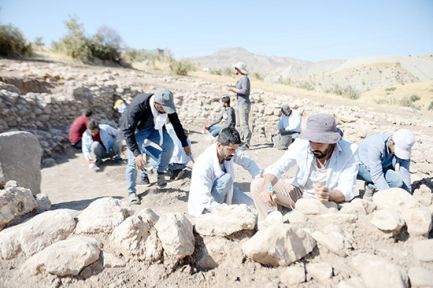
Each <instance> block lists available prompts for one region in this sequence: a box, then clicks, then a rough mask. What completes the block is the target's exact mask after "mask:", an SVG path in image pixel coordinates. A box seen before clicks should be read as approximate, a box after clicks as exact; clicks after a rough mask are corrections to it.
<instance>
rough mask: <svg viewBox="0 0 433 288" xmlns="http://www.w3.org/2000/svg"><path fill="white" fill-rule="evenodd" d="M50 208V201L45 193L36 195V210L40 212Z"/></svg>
mask: <svg viewBox="0 0 433 288" xmlns="http://www.w3.org/2000/svg"><path fill="white" fill-rule="evenodd" d="M50 209H51V201H50V199H49V198H48V195H46V194H42V193H41V194H38V195H36V210H37V211H38V213H42V212H45V211H48V210H50Z"/></svg>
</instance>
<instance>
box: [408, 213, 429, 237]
mask: <svg viewBox="0 0 433 288" xmlns="http://www.w3.org/2000/svg"><path fill="white" fill-rule="evenodd" d="M402 214H403V219H404V221H406V225H407V231H408V232H409V234H410V235H411V236H425V237H428V234H429V232H430V230H431V229H432V213H431V212H430V209H429V208H427V207H420V208H411V209H407V210H405V211H403V213H402Z"/></svg>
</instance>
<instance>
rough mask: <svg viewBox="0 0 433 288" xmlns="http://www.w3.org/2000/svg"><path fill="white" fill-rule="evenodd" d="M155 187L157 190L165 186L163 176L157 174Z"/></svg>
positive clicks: (165, 181) (165, 182)
mask: <svg viewBox="0 0 433 288" xmlns="http://www.w3.org/2000/svg"><path fill="white" fill-rule="evenodd" d="M156 185H157V186H158V188H162V187H165V186H167V180H165V175H164V174H162V173H159V172H158V176H157V177H156Z"/></svg>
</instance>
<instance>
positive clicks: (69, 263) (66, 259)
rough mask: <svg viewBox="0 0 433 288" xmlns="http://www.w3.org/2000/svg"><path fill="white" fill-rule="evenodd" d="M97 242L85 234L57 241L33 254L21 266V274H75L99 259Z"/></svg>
mask: <svg viewBox="0 0 433 288" xmlns="http://www.w3.org/2000/svg"><path fill="white" fill-rule="evenodd" d="M100 252H101V251H100V250H99V243H98V241H97V240H96V239H94V238H90V237H86V236H75V237H73V238H71V239H67V240H63V241H59V242H57V243H54V244H53V245H51V246H49V247H47V248H45V249H44V250H42V251H40V252H39V253H37V254H35V255H33V256H32V257H30V258H29V259H27V261H26V262H24V264H23V267H22V268H21V272H22V274H28V273H30V274H31V275H36V274H39V273H43V272H48V273H50V274H54V275H57V276H61V277H64V276H75V275H78V273H80V271H81V270H82V269H83V268H84V267H86V266H88V265H90V264H91V263H93V262H95V261H96V260H98V259H99V255H100Z"/></svg>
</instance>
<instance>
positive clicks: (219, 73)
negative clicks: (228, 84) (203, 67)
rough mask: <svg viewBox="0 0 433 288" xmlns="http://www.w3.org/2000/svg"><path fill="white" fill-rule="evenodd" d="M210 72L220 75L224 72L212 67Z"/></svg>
mask: <svg viewBox="0 0 433 288" xmlns="http://www.w3.org/2000/svg"><path fill="white" fill-rule="evenodd" d="M209 73H210V74H212V75H219V76H221V75H223V73H222V72H221V69H210V70H209Z"/></svg>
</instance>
